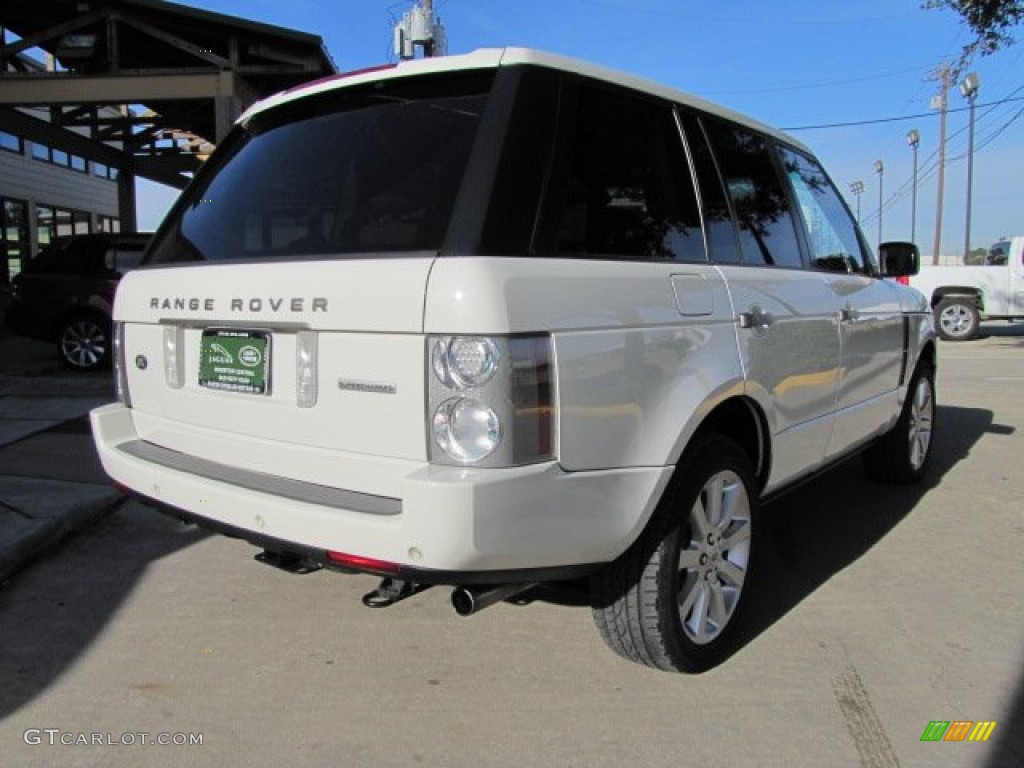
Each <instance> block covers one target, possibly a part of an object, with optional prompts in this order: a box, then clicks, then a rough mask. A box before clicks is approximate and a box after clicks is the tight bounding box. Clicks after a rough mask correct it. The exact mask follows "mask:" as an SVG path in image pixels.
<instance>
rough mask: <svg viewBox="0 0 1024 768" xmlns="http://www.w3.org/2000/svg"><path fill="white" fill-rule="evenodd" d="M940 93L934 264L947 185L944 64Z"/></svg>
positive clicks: (937, 104) (937, 99)
mask: <svg viewBox="0 0 1024 768" xmlns="http://www.w3.org/2000/svg"><path fill="white" fill-rule="evenodd" d="M938 74H939V83H940V85H939V95H938V96H934V97H932V109H938V110H939V112H940V119H939V193H938V201H937V202H936V204H935V244H934V246H933V248H932V264H938V263H939V252H940V249H941V247H942V199H943V194H944V193H945V191H946V190H945V186H946V111H947V107H948V106H949V99H948V98H947V96H946V95H947V93H948V91H949V66H948V65H947V64H943V65H942V69H940V70H939V73H938Z"/></svg>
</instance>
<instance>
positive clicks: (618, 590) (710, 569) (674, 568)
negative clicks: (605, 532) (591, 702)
mask: <svg viewBox="0 0 1024 768" xmlns="http://www.w3.org/2000/svg"><path fill="white" fill-rule="evenodd" d="M709 499H710V500H711V502H712V503H711V504H710V505H708V503H707V502H708V501H709ZM757 512H758V494H757V485H756V482H755V480H754V474H753V471H752V469H751V463H750V459H749V458H748V457H747V455H746V454H745V453H744V452H743V450H742V449H741V448H740V447H739V446H738V445H737V444H736V443H735V442H734V441H732V440H730V439H729V438H727V437H723V436H721V435H715V434H707V435H698V436H697V437H695V438H694V440H693V442H692V443H691V445H690V446H689V447H688V448H687V450H686V452H685V453H684V454H683V457H682V458H681V459H680V462H679V466H678V468H677V470H676V473H675V476H674V478H673V480H672V483H671V484H670V486H669V488H668V490H666V492H665V495H664V496H663V497H662V499H661V502H660V503H659V505H658V509H657V510H656V511H655V513H654V516H653V517H652V519H651V521H650V523H649V524H648V526H647V528H646V529H645V530H644V532H643V533H642V534H641V535H640V538H639V539H638V540H637V541H636V543H635V544H634V545H633V546H632V547H631V548H630V549H629V550H627V551H626V553H625V554H623V555H622V557H620V558H619V559H618V560H616V561H615V562H614V563H612V564H611V565H609V566H608V567H607V568H605V569H604V570H603V571H601V572H600V573H599V574H597V575H595V576H594V577H593V578H592V579H591V586H590V589H591V601H592V610H593V615H594V622H595V623H596V624H597V628H598V631H599V632H600V633H601V637H602V639H603V640H604V641H605V643H606V644H607V645H608V646H609V647H610V648H611V649H612V650H613V651H615V652H616V653H618V654H619V655H620V656H623V657H625V658H627V659H629V660H630V661H635V662H638V663H640V664H646V665H647V666H650V667H655V668H657V669H663V670H667V671H675V672H702V671H704V670H706V669H709V668H711V667H713V666H715V665H717V664H719V663H721V662H722V661H724V660H725V659H726V658H728V656H729V655H731V653H732V651H733V644H734V641H735V637H736V629H737V626H738V623H741V622H740V620H741V619H742V615H741V612H742V611H743V606H744V603H743V595H744V594H745V592H746V591H748V588H749V582H750V571H751V568H750V566H751V563H753V562H754V560H753V557H754V553H755V551H756V550H755V546H754V542H755V539H756V535H755V534H756V532H757V531H758V528H757ZM709 518H710V519H709ZM715 518H717V519H715ZM716 614H717V616H716Z"/></svg>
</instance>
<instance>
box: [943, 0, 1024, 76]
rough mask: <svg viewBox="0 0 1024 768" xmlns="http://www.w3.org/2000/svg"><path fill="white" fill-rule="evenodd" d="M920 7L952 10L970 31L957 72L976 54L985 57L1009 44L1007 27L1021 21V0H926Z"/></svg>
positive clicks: (1023, 4) (1023, 16)
mask: <svg viewBox="0 0 1024 768" xmlns="http://www.w3.org/2000/svg"><path fill="white" fill-rule="evenodd" d="M924 7H925V8H929V9H931V8H947V9H949V10H952V11H955V12H956V13H958V14H959V15H960V17H961V18H962V19H963V21H964V22H965V23H966V24H967V26H969V27H970V28H971V32H973V33H974V40H973V41H971V42H970V43H968V44H967V45H965V46H964V48H963V52H962V53H961V55H960V61H959V62H958V63H957V65H956V67H955V69H956V70H957V71H960V70H963V69H966V67H967V63H968V62H969V61H970V60H971V59H973V58H974V56H975V55H976V54H981V55H982V56H987V55H988V54H990V53H995V52H996V51H997V50H999V49H1000V48H1002V47H1003V46H1006V45H1012V44H1013V42H1014V40H1013V37H1011V36H1010V30H1012V29H1013V27H1015V26H1017V25H1018V24H1020V23H1021V22H1022V21H1024V1H1022V0H927V2H925V4H924Z"/></svg>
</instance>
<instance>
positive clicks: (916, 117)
mask: <svg viewBox="0 0 1024 768" xmlns="http://www.w3.org/2000/svg"><path fill="white" fill-rule="evenodd" d="M1021 88H1024V86H1021ZM1021 88H1018V89H1017V90H1018V91H1019V90H1021ZM1014 101H1024V96H1016V97H1012V98H1005V99H1000V100H999V101H989V102H986V103H985V104H980V105H979V106H981V107H997V106H1000V105H1002V104H1008V103H1011V102H1014ZM969 109H970V107H957V108H956V109H949V110H947V111H948V112H967V111H968V110H969ZM936 116H937V113H936V112H920V113H918V114H916V115H905V116H903V117H878V118H874V119H871V120H851V121H849V122H845V123H823V124H822V125H798V126H796V127H791V128H783V129H782V130H784V131H788V132H789V133H794V132H796V131H817V130H824V129H826V128H851V127H855V126H859V125H882V124H884V123H899V122H904V121H906V120H921V119H922V118H925V117H936Z"/></svg>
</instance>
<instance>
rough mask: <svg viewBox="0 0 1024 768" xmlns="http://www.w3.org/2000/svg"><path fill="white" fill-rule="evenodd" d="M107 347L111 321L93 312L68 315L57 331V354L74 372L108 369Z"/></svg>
mask: <svg viewBox="0 0 1024 768" xmlns="http://www.w3.org/2000/svg"><path fill="white" fill-rule="evenodd" d="M110 346H111V335H110V321H109V320H108V319H107V318H105V317H103V316H101V315H98V314H95V313H92V312H82V313H79V314H75V315H70V316H69V317H67V318H66V319H65V320H64V322H63V323H61V325H60V327H59V329H58V330H57V355H58V357H59V358H60V361H61V363H62V364H63V365H64V367H65V368H68V369H70V370H73V371H98V370H103V369H106V368H109V367H110Z"/></svg>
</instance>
